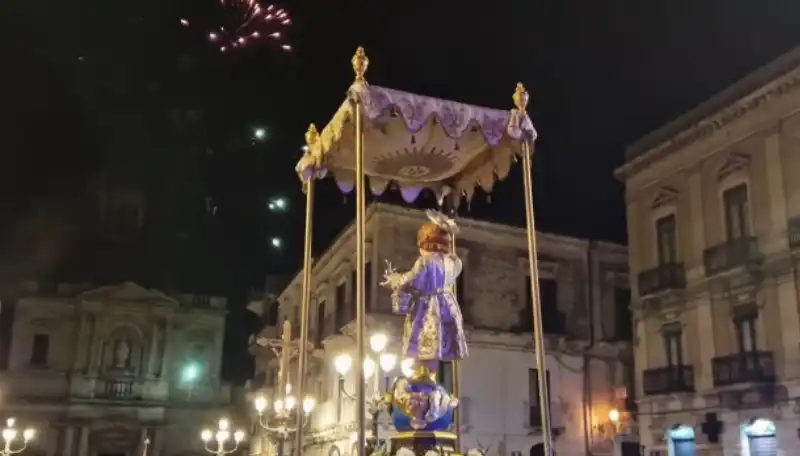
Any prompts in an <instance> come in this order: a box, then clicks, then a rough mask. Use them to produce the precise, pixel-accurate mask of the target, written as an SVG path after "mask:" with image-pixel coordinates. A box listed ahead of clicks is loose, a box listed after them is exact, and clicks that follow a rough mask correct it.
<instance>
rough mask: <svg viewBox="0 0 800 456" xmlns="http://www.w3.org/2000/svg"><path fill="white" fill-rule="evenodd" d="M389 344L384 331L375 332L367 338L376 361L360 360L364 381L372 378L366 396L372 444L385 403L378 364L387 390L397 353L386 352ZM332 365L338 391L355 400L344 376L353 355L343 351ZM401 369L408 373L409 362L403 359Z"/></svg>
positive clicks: (366, 381) (384, 389)
mask: <svg viewBox="0 0 800 456" xmlns="http://www.w3.org/2000/svg"><path fill="white" fill-rule="evenodd" d="M388 344H389V338H388V337H387V336H386V334H384V333H375V334H373V335H372V336H370V338H369V345H370V348H371V349H372V352H373V354H374V355H375V356H377V357H378V363H377V364H376V363H375V361H374V360H373V359H372V358H370V357H366V358H364V360H363V361H362V362H363V363H364V369H363V372H364V378H363V379H362V381H363V382H365V383H370V380H372V382H371V383H372V395H371V396H369V397H367V398H366V406H367V410H368V413H369V414H370V418H371V426H372V442H371V444H372V445H375V446H377V445H378V442H379V440H378V416H379V415H380V412H381V411H382V410H384V408H385V406H386V403H385V401H384V399H383V396H382V395H381V386H380V378H381V376H380V375H378V374H379V372H378V371H379V369H378V366H380V371H382V372H383V391H384V392H388V391H389V389H390V388H391V372H392V371H393V370H394V368H395V367H396V366H397V355H395V354H393V353H387V352H386V347H387V346H388ZM333 366H334V368H335V369H336V372H337V373H338V374H339V392H340V393H341V394H342V395H344V396H347V397H348V398H349V399H350V400H356V395H355V394H351V393H350V392H348V391H347V389H346V388H345V376H346V375H347V374H348V373H349V372H350V369H351V368H352V367H353V357H352V356H351V355H349V354H346V353H343V354H340V355H338V356H336V358H334V360H333ZM401 369H402V371H403V374H404V375H410V373H411V372H410V369H411V363H409V362H408V360H404V361H403V363H402V364H401Z"/></svg>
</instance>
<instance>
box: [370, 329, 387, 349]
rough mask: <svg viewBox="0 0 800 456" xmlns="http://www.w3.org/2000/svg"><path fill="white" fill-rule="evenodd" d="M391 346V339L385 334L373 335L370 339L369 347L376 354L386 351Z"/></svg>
mask: <svg viewBox="0 0 800 456" xmlns="http://www.w3.org/2000/svg"><path fill="white" fill-rule="evenodd" d="M388 344H389V338H388V337H386V334H384V333H377V334H373V335H372V336H370V338H369V346H370V348H371V349H372V351H374V352H375V353H380V352H382V351H384V350H385V349H386V345H388Z"/></svg>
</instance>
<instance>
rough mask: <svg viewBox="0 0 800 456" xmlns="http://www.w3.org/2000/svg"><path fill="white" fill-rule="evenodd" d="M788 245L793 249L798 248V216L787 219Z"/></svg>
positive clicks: (799, 230)
mask: <svg viewBox="0 0 800 456" xmlns="http://www.w3.org/2000/svg"><path fill="white" fill-rule="evenodd" d="M789 246H790V247H791V248H793V249H797V248H800V217H795V218H792V219H790V220H789Z"/></svg>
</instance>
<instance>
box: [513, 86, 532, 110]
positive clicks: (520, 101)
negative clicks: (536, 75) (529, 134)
mask: <svg viewBox="0 0 800 456" xmlns="http://www.w3.org/2000/svg"><path fill="white" fill-rule="evenodd" d="M528 98H529V96H528V91H527V90H525V86H524V85H522V83H521V82H518V83H517V89H516V90H514V95H513V96H512V97H511V99H512V100H514V106H516V107H517V109H518V110H520V111H525V108H527V107H528Z"/></svg>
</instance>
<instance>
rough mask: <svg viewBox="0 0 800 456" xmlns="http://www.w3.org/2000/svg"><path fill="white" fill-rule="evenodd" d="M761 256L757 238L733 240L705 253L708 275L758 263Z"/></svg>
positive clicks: (704, 258) (708, 249) (749, 237)
mask: <svg viewBox="0 0 800 456" xmlns="http://www.w3.org/2000/svg"><path fill="white" fill-rule="evenodd" d="M760 258H761V254H760V253H759V251H758V242H757V239H756V237H755V236H748V237H743V238H738V239H731V240H729V241H725V242H723V243H722V244H717V245H715V246H713V247H709V248H707V249H706V250H705V251H704V252H703V260H704V263H705V267H706V275H714V274H718V273H720V272H725V271H728V270H731V269H734V268H737V267H740V266H745V265H747V264H749V263H752V262H755V261H758V260H759V259H760Z"/></svg>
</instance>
